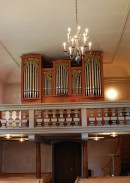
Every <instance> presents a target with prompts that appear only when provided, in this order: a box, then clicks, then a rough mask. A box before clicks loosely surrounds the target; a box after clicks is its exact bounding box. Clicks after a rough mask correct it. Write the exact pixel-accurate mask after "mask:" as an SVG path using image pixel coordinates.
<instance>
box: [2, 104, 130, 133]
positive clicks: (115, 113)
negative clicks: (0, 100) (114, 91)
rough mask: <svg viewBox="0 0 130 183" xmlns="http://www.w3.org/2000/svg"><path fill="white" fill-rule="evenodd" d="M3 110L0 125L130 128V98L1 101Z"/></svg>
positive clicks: (79, 129) (87, 129)
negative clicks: (91, 100)
mask: <svg viewBox="0 0 130 183" xmlns="http://www.w3.org/2000/svg"><path fill="white" fill-rule="evenodd" d="M0 111H1V119H0V129H10V130H12V129H18V130H19V129H30V130H34V131H35V132H36V131H37V130H38V129H46V128H49V129H53V128H54V129H55V128H56V129H64V130H65V129H66V131H67V130H68V128H71V129H72V131H73V132H74V131H75V132H77V133H89V132H93V131H97V132H98V130H99V128H100V132H104V130H105V131H106V130H110V129H111V132H112V128H113V127H114V128H115V127H116V130H119V131H121V130H122V129H123V131H128V127H130V103H129V101H128V102H116V103H114V102H99V103H98V102H92V103H91V102H89V103H83V102H81V103H80V102H79V103H77V102H75V103H63V104H61V103H59V104H58V103H55V104H33V105H31V104H22V105H12V106H11V105H0ZM91 127H93V128H91ZM94 127H95V128H94ZM97 127H98V128H97ZM107 127H109V128H107ZM125 127H126V128H125ZM59 132H60V130H59ZM39 133H40V131H39ZM70 133H71V132H70Z"/></svg>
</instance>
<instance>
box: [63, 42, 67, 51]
mask: <svg viewBox="0 0 130 183" xmlns="http://www.w3.org/2000/svg"><path fill="white" fill-rule="evenodd" d="M63 47H64V50H66V43H65V42H64V43H63Z"/></svg>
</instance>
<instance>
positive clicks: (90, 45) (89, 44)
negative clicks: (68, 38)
mask: <svg viewBox="0 0 130 183" xmlns="http://www.w3.org/2000/svg"><path fill="white" fill-rule="evenodd" d="M88 46H89V51H90V50H91V47H92V43H91V42H89V43H88Z"/></svg>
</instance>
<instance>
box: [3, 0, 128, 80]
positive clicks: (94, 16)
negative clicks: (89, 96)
mask: <svg viewBox="0 0 130 183" xmlns="http://www.w3.org/2000/svg"><path fill="white" fill-rule="evenodd" d="M129 11H130V0H78V21H79V24H80V25H81V27H82V30H83V31H84V29H85V28H89V35H90V38H91V40H92V43H93V47H92V48H93V50H101V51H103V53H104V54H103V55H104V58H103V63H104V65H103V66H104V77H130V69H129V68H130V13H129ZM75 24H76V20H75V0H0V80H1V81H2V82H4V83H9V82H20V56H21V55H23V54H27V53H41V54H43V55H44V58H45V60H54V59H61V58H65V57H64V54H63V48H62V43H63V42H64V41H66V34H67V28H68V27H71V29H72V32H73V34H75V30H76V27H75ZM16 76H17V77H16Z"/></svg>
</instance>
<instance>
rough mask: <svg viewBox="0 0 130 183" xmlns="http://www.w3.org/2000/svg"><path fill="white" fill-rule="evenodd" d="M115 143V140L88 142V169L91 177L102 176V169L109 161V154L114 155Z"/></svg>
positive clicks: (116, 140)
mask: <svg viewBox="0 0 130 183" xmlns="http://www.w3.org/2000/svg"><path fill="white" fill-rule="evenodd" d="M117 142H118V139H117V138H111V139H103V140H99V141H94V140H90V141H88V169H90V170H91V171H92V176H103V171H102V168H103V167H104V166H105V165H106V164H107V163H108V162H109V161H110V160H111V156H110V154H114V153H115V149H116V146H117ZM115 168H116V167H115ZM110 173H111V172H110Z"/></svg>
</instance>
